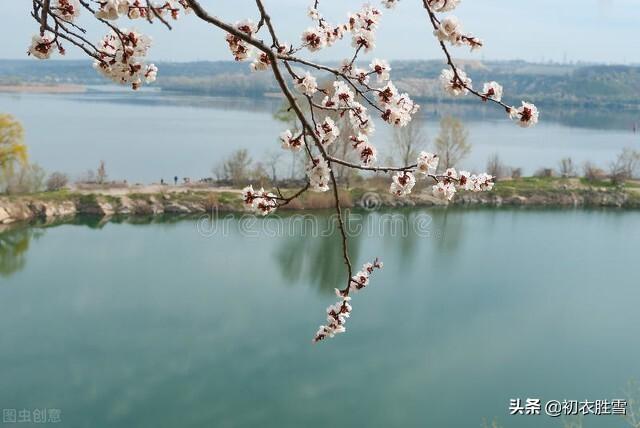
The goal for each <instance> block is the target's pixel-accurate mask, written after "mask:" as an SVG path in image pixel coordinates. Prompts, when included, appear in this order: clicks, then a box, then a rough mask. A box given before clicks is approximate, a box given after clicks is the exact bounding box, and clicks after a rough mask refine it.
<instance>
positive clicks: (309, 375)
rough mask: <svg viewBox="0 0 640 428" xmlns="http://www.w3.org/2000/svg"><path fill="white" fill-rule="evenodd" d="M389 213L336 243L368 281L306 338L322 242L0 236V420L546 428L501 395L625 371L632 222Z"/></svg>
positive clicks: (633, 349)
mask: <svg viewBox="0 0 640 428" xmlns="http://www.w3.org/2000/svg"><path fill="white" fill-rule="evenodd" d="M406 214H407V216H408V218H409V220H410V222H409V224H410V225H412V226H414V223H415V222H416V221H421V222H422V223H423V224H421V225H420V230H421V233H420V235H421V236H416V235H415V234H414V233H409V234H408V235H407V236H405V237H402V236H399V237H398V236H395V237H394V236H391V235H393V234H394V233H392V232H394V231H393V230H391V228H386V227H383V228H382V232H383V233H380V230H378V232H376V233H371V232H370V231H369V232H363V233H361V234H360V236H358V237H353V238H352V240H351V241H352V242H351V245H352V253H353V254H352V255H353V258H354V259H355V260H357V262H358V264H359V263H362V262H364V261H366V260H368V259H370V258H373V257H375V256H380V257H381V258H382V259H383V261H384V262H385V268H384V269H383V270H382V271H381V272H380V273H378V274H377V275H376V277H375V278H374V279H373V280H372V283H371V285H370V287H369V288H367V289H366V290H365V291H364V292H362V293H360V294H358V295H356V296H355V297H354V300H353V302H352V303H353V308H354V309H353V316H352V318H351V319H350V320H349V322H348V331H347V333H346V334H344V335H342V336H340V337H337V338H335V339H332V340H331V341H328V342H324V343H321V344H318V345H312V344H311V338H312V336H313V333H314V332H315V330H316V328H317V326H318V325H319V324H320V323H321V322H322V321H323V320H324V308H325V307H326V306H327V305H329V304H331V303H332V302H333V301H334V297H333V295H332V290H333V288H334V287H335V286H337V285H341V284H342V283H341V282H340V281H341V280H342V279H343V271H342V265H341V259H340V249H339V246H337V240H336V237H335V236H324V237H310V236H307V237H304V236H302V235H303V234H302V232H300V231H298V232H296V233H293V234H288V235H287V234H284V233H275V234H274V233H271V232H270V230H271V229H269V230H265V229H264V228H262V229H261V228H260V227H259V225H258V226H256V225H254V226H255V227H256V230H257V231H256V230H251V231H247V229H246V227H244V226H243V227H240V223H239V222H238V221H237V220H231V221H223V220H218V221H217V223H216V224H217V226H215V227H216V229H213V227H212V228H210V229H208V230H206V231H203V224H202V223H199V222H197V221H196V220H182V221H155V222H146V223H145V222H144V221H138V223H141V224H132V223H129V222H110V223H106V224H105V223H101V222H99V221H98V220H95V219H94V220H88V221H78V222H76V223H77V224H66V225H60V226H56V227H47V228H41V227H39V228H31V229H18V230H12V231H6V232H4V233H2V234H0V257H1V259H0V325H2V333H1V334H0V382H1V387H0V407H2V408H3V409H6V408H9V409H12V408H17V409H34V408H55V409H60V410H61V412H62V413H61V419H62V423H61V424H58V425H57V426H68V427H127V428H128V427H254V426H255V427H270V426H274V427H326V426H348V427H391V426H397V427H434V428H435V427H437V428H440V427H469V428H471V427H478V426H480V424H481V422H482V419H483V418H487V419H492V418H494V417H496V418H497V419H498V420H499V422H500V423H501V424H502V426H504V427H505V428H509V427H531V428H534V427H560V426H561V423H560V421H559V420H558V419H553V418H550V417H547V416H544V415H542V416H509V415H508V401H509V399H510V398H517V397H521V398H526V397H539V398H541V399H543V400H551V399H557V400H563V399H575V400H584V399H590V400H596V399H614V398H623V397H622V395H623V394H622V390H623V388H624V387H625V385H626V383H627V382H628V381H629V380H630V379H632V378H635V379H640V342H639V341H638V337H639V336H638V332H639V331H640V311H639V310H638V307H639V305H640V281H638V278H639V277H640V264H639V263H638V255H639V254H640V213H639V212H625V211H572V210H569V211H568V210H557V211H555V210H549V211H540V210H527V211H523V210H467V211H458V210H429V211H413V212H411V214H409V213H406ZM382 215H383V214H380V213H377V214H369V215H366V216H365V217H363V218H362V219H361V222H362V223H369V222H373V224H375V222H376V221H377V220H380V218H381V216H382ZM425 219H427V220H425ZM327 222H328V220H327V218H326V217H320V225H321V226H323V225H324V226H326V223H327ZM223 223H224V224H225V225H226V226H225V228H224V230H222V229H223V228H219V227H218V226H221V225H222V224H223ZM198 225H199V226H198ZM87 226H90V227H87ZM254 232H255V233H254ZM395 234H396V235H398V231H395ZM267 235H277V236H267ZM400 235H402V234H400ZM17 425H18V426H28V424H17ZM7 426H10V425H9V424H8V425H7ZM585 426H586V427H613V428H615V427H622V426H625V424H624V421H623V420H622V419H621V418H620V417H617V416H587V417H586V418H585Z"/></svg>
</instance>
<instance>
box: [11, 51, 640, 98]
mask: <svg viewBox="0 0 640 428" xmlns="http://www.w3.org/2000/svg"><path fill="white" fill-rule="evenodd" d="M158 65H159V67H160V73H159V75H158V82H157V86H159V87H160V88H162V89H163V90H167V91H178V92H188V93H198V94H204V95H226V96H229V95H237V96H254V97H260V96H264V95H265V94H268V93H272V92H277V87H276V85H275V82H274V81H273V79H272V78H271V76H270V75H269V73H257V74H256V73H251V71H250V70H249V66H248V64H247V63H235V62H231V61H218V62H189V63H160V64H158ZM391 65H392V67H393V76H394V81H395V83H396V85H397V86H398V87H399V88H400V89H402V90H405V91H407V92H409V93H410V94H411V95H413V96H414V97H416V98H421V99H431V100H438V101H447V100H450V98H449V97H447V96H446V95H444V94H443V92H442V91H441V89H440V85H439V82H438V76H439V74H440V71H441V70H442V68H443V64H442V62H441V61H396V62H393V63H392V64H391ZM462 65H463V67H464V68H465V70H466V71H467V72H468V73H469V74H470V75H471V77H472V78H473V81H474V85H475V86H476V87H479V86H481V85H482V83H483V82H485V81H488V80H496V81H498V82H500V83H501V84H502V85H503V86H504V87H505V95H506V97H507V98H508V99H510V100H513V99H527V100H532V101H534V102H537V103H540V104H559V105H564V104H571V105H587V106H588V105H599V106H609V107H625V106H638V105H640V66H606V65H559V64H533V63H527V62H523V61H506V62H494V61H489V62H480V61H469V62H465V63H463V64H462ZM35 82H45V83H81V84H91V85H97V84H105V83H108V82H107V81H106V80H104V79H103V78H102V77H101V76H99V75H98V74H97V73H96V72H95V71H94V70H93V69H92V67H91V65H90V62H89V61H61V60H58V61H34V60H0V83H5V84H6V83H16V84H17V83H35ZM456 101H458V100H456ZM462 101H464V99H462Z"/></svg>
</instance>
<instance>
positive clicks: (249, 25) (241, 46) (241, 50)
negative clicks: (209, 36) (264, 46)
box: [225, 19, 258, 68]
mask: <svg viewBox="0 0 640 428" xmlns="http://www.w3.org/2000/svg"><path fill="white" fill-rule="evenodd" d="M235 28H236V29H237V30H238V31H241V32H242V33H244V34H246V35H247V36H249V37H251V36H252V35H254V34H255V32H256V31H258V27H257V26H256V24H255V23H254V22H253V21H251V20H250V19H246V20H244V21H239V22H236V24H235ZM225 39H226V41H227V43H228V44H229V50H230V51H231V53H232V54H233V57H234V58H235V60H236V61H244V60H245V59H247V58H249V56H250V55H251V51H252V49H251V46H250V45H249V43H247V42H245V41H244V40H242V39H241V38H239V37H237V36H235V35H233V34H231V33H227V36H226V38H225ZM255 67H256V66H254V68H255Z"/></svg>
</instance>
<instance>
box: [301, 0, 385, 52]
mask: <svg viewBox="0 0 640 428" xmlns="http://www.w3.org/2000/svg"><path fill="white" fill-rule="evenodd" d="M388 3H389V4H391V3H395V2H394V1H390V2H388ZM385 6H386V4H385ZM387 7H388V6H387ZM380 16H381V12H380V10H378V9H376V8H374V7H372V6H370V5H364V6H363V7H362V9H361V10H360V11H359V12H357V13H354V14H350V15H349V22H348V23H347V24H341V25H338V26H333V25H331V24H328V23H327V22H326V21H325V20H324V18H323V17H322V15H321V14H320V12H318V10H317V9H315V8H314V7H311V8H309V17H310V18H311V19H312V20H314V21H316V22H317V26H315V27H309V28H307V29H306V30H305V31H304V32H303V33H302V36H301V37H300V38H301V41H302V46H303V47H306V48H307V49H308V50H309V51H311V52H316V51H319V50H320V49H323V48H325V47H330V46H333V44H334V43H335V42H336V41H338V40H341V39H342V38H344V34H345V33H346V32H351V35H352V40H351V43H352V45H353V46H354V47H355V48H363V49H364V50H365V52H369V51H370V50H371V49H373V48H374V47H375V30H376V28H377V26H378V22H379V20H380Z"/></svg>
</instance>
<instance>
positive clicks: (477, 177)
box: [28, 0, 539, 342]
mask: <svg viewBox="0 0 640 428" xmlns="http://www.w3.org/2000/svg"><path fill="white" fill-rule="evenodd" d="M158 1H160V2H161V3H154V4H150V3H149V2H148V1H147V0H94V3H95V4H97V10H96V11H95V17H96V18H98V19H99V20H100V21H102V22H103V23H104V20H115V19H118V18H120V17H128V18H130V19H139V18H146V19H147V20H152V19H153V18H154V17H160V18H161V20H162V21H163V22H165V20H164V17H165V16H168V15H169V16H170V17H171V18H173V19H177V18H178V17H179V15H180V13H181V12H182V11H183V10H184V11H185V12H188V11H189V10H190V9H189V5H188V1H187V0H158ZM381 2H382V5H383V6H384V7H386V8H388V9H391V8H394V7H395V6H396V5H397V4H398V3H399V0H381ZM40 3H41V2H34V11H37V10H38V9H37V8H38V5H39V4H40ZM459 3H460V0H424V5H425V6H426V9H427V12H428V13H429V17H430V22H431V24H432V26H433V32H434V35H435V37H437V39H438V40H439V41H440V43H439V45H440V46H441V47H442V49H443V51H444V53H445V54H446V55H445V56H446V58H447V63H448V66H449V68H447V69H445V70H443V71H442V73H441V75H440V80H441V83H442V86H443V88H444V91H445V92H446V93H448V94H450V95H453V96H462V95H467V94H469V93H471V94H473V95H475V96H478V97H480V98H481V99H482V100H483V101H491V102H494V103H497V104H499V105H501V106H502V107H504V108H505V109H506V110H507V113H508V115H509V117H510V118H511V119H512V120H514V121H517V123H518V125H520V126H522V127H530V126H533V125H535V124H536V123H537V122H538V117H539V113H538V110H537V108H536V107H535V105H533V104H531V103H527V102H523V103H522V106H521V107H518V108H516V107H509V106H508V105H506V104H504V103H502V95H503V88H502V86H500V84H498V83H497V82H494V81H491V82H487V83H484V86H483V88H482V91H481V92H480V91H479V90H474V89H473V87H472V80H471V79H470V78H469V77H468V76H467V74H466V73H465V72H464V71H463V70H461V69H459V68H457V67H456V66H455V64H454V63H453V60H452V59H451V58H452V57H451V55H450V54H449V52H448V50H447V44H449V45H452V46H461V45H466V46H469V47H470V48H471V50H472V51H473V50H475V49H477V48H480V47H481V46H482V45H483V43H482V41H481V40H480V39H478V38H476V37H473V36H470V35H467V34H464V32H463V30H462V25H461V23H460V21H459V20H458V19H457V18H456V17H455V16H447V17H444V18H442V19H439V18H438V17H436V16H435V14H434V13H445V12H449V11H452V10H453V9H455V8H456V7H457V5H458V4H459ZM317 5H318V1H314V2H313V6H312V7H311V8H309V13H308V14H309V17H310V18H311V19H312V20H313V22H314V24H313V26H312V27H310V28H308V29H307V30H305V31H304V32H303V33H302V35H301V42H302V44H301V46H299V47H297V48H294V47H293V46H292V45H290V44H288V43H281V42H279V41H278V40H277V37H276V36H275V34H274V30H273V28H272V27H271V26H270V22H269V20H268V16H267V15H265V13H264V10H263V6H262V5H261V2H258V7H259V9H260V11H261V12H262V13H261V15H260V17H261V20H260V25H256V24H255V23H254V22H252V21H251V20H244V21H240V22H237V23H236V24H235V25H234V27H233V28H234V30H231V28H230V27H229V26H228V25H223V24H221V23H219V22H218V20H217V18H216V19H215V20H214V19H207V21H209V22H211V23H214V25H216V26H217V27H219V28H225V29H227V30H229V31H231V32H229V33H227V34H226V36H225V39H226V42H227V44H228V45H229V49H230V51H231V53H232V55H233V57H234V58H235V60H236V61H244V60H248V59H251V58H253V60H252V62H251V64H250V67H251V70H252V71H256V72H258V71H265V70H268V69H270V68H273V71H274V74H275V75H276V77H279V79H278V83H280V84H281V86H282V90H283V93H284V94H285V95H287V97H288V99H291V94H290V93H289V92H288V89H287V88H286V87H285V86H286V82H285V83H283V82H282V79H281V77H280V76H279V73H278V72H277V71H278V64H277V63H272V60H273V58H274V55H273V52H275V53H276V54H277V57H279V58H278V61H280V60H283V61H285V66H286V68H287V71H289V72H290V74H291V76H292V78H293V84H294V86H295V88H296V91H297V92H298V93H299V94H301V95H302V96H303V97H302V98H303V99H304V101H308V103H309V108H310V109H311V113H310V114H309V115H308V116H307V115H305V114H304V113H302V112H301V111H302V110H301V109H300V108H298V109H295V108H294V110H295V111H296V113H297V115H298V119H299V121H300V124H301V125H302V127H301V131H299V132H295V133H294V132H292V131H291V130H286V131H284V132H283V133H282V134H281V135H280V142H281V145H282V148H283V149H286V150H291V151H294V152H297V151H300V150H301V149H302V148H303V147H304V148H305V149H306V154H307V155H308V158H309V162H308V164H307V168H306V174H307V178H308V186H306V187H305V188H303V189H302V190H301V191H300V192H298V193H296V194H295V195H294V196H292V197H291V198H289V199H287V198H284V197H282V195H281V194H280V192H279V191H278V195H279V196H276V195H275V194H273V193H269V192H267V191H265V190H264V189H262V188H261V189H260V190H258V191H255V190H254V189H253V187H252V186H247V187H246V188H244V189H243V190H242V200H243V202H244V204H245V206H246V207H247V208H248V209H249V210H251V211H253V212H255V213H257V214H260V215H267V214H269V213H271V212H273V211H274V210H276V209H277V208H278V207H279V206H282V205H285V204H286V203H288V202H289V201H291V200H292V199H293V198H295V197H298V196H299V195H300V194H302V193H303V192H304V191H306V190H312V191H316V192H326V191H327V190H329V185H330V183H331V182H334V181H335V177H334V175H333V172H332V170H331V165H332V164H333V163H334V162H335V163H338V164H343V165H345V166H349V167H353V168H358V165H355V164H351V163H348V162H347V161H344V160H340V159H334V158H332V157H331V156H329V155H328V151H329V150H332V149H333V147H329V146H331V145H332V144H333V145H335V143H336V141H338V138H341V139H342V140H343V141H344V143H345V144H349V145H350V147H351V149H352V150H353V151H354V153H355V154H356V155H357V157H358V160H359V164H360V168H361V169H368V170H374V171H383V172H388V171H396V173H395V174H394V175H393V176H392V182H391V185H390V189H389V190H390V192H391V193H392V194H393V195H395V196H398V197H403V196H407V195H409V194H410V193H411V192H412V190H413V188H414V187H415V185H416V177H418V178H422V179H425V180H426V179H428V178H430V179H433V180H434V181H435V185H433V186H432V188H431V190H432V192H433V194H434V195H435V196H436V197H439V198H442V199H444V200H451V199H452V198H453V197H454V195H455V194H456V192H457V191H458V190H466V191H473V192H481V191H488V190H491V189H492V187H493V177H492V176H490V175H488V174H485V173H482V174H471V173H470V172H468V171H456V170H455V169H454V168H448V169H446V170H445V171H444V172H442V173H441V174H439V175H438V174H436V170H437V167H438V160H439V159H438V156H437V155H435V154H432V153H428V152H421V153H420V154H419V156H418V158H417V163H416V164H415V165H411V166H404V167H401V168H384V167H379V168H376V167H374V166H373V165H374V164H375V162H376V158H377V150H376V148H375V147H374V146H373V145H372V144H371V143H370V141H369V140H370V138H371V135H372V134H373V132H374V130H375V127H374V122H373V119H372V117H371V116H370V114H369V112H368V110H367V107H369V106H371V107H372V108H373V109H374V110H379V112H380V113H381V118H382V119H383V120H384V121H385V122H386V123H388V124H390V125H392V126H397V127H403V126H406V125H407V124H408V123H410V121H411V120H412V118H413V116H414V115H415V114H416V113H417V112H418V110H419V106H418V105H417V104H416V103H415V102H414V101H413V100H411V98H410V97H409V95H408V94H406V93H403V92H401V91H399V90H398V88H396V86H395V85H394V83H393V82H392V81H391V76H390V71H391V67H390V65H389V63H388V62H387V61H385V60H382V59H374V60H373V61H372V62H371V63H370V64H369V66H368V67H367V66H365V65H363V64H358V62H357V59H358V55H359V53H361V52H365V53H367V52H370V51H371V50H372V49H374V48H375V44H376V31H377V29H378V27H379V22H380V18H381V16H382V14H381V11H380V10H379V9H377V8H375V7H372V6H370V5H368V4H365V5H364V6H363V7H362V8H361V9H360V10H359V11H358V12H356V13H353V14H348V19H347V21H346V22H344V23H343V24H340V25H337V26H336V25H331V24H330V23H328V22H327V21H326V20H325V19H324V18H323V16H322V15H321V13H320V12H319V11H318V10H317ZM41 7H42V8H44V7H45V6H44V4H42V5H41ZM81 7H86V8H87V9H89V10H92V9H91V7H90V6H88V5H87V3H86V2H85V1H83V0H51V4H50V9H49V15H50V16H51V17H52V18H53V19H54V21H55V23H56V26H55V27H56V30H55V33H56V34H54V35H52V34H49V33H46V32H44V34H42V35H36V36H34V37H33V39H32V43H31V46H30V47H29V51H28V52H29V54H30V55H32V56H34V57H36V58H40V59H47V58H49V57H50V55H51V53H52V52H53V51H54V49H55V48H57V49H58V50H59V51H60V53H64V50H63V48H62V46H61V45H60V42H59V41H58V35H60V36H61V38H62V39H68V40H70V41H74V40H78V39H79V40H80V41H79V42H77V43H76V44H78V45H79V46H81V47H82V48H83V49H85V50H86V46H87V44H88V45H90V46H92V47H94V46H93V45H91V44H90V43H88V42H87V41H86V39H84V38H82V37H81V36H78V35H77V34H75V33H73V32H71V31H68V30H66V28H65V26H64V25H61V23H62V22H63V21H64V22H68V23H72V22H73V21H74V20H75V19H76V18H77V17H78V15H79V13H80V9H81ZM194 7H196V5H195V4H194ZM198 9H199V8H198V7H196V11H197V12H198V16H202V11H200V10H198ZM36 15H37V13H34V17H35V18H36V19H37V18H38V17H37V16H36ZM165 23H166V22H165ZM107 24H108V25H109V26H110V27H111V28H112V32H111V33H110V34H108V35H107V36H105V37H104V38H103V39H102V40H101V41H100V42H99V44H98V46H97V47H94V49H95V50H96V53H95V54H94V53H90V54H91V55H92V56H94V58H95V62H94V67H95V68H96V69H97V70H98V71H99V72H101V73H102V74H104V75H105V76H106V77H107V78H109V79H111V80H113V81H115V82H117V83H121V84H130V85H131V86H132V87H133V88H134V89H137V88H138V87H140V85H141V84H142V83H143V82H146V83H150V82H153V81H154V80H155V79H156V74H157V68H156V67H155V66H154V65H153V64H146V63H145V61H144V58H145V57H146V55H147V51H148V49H149V47H150V44H151V39H150V38H149V37H147V36H144V35H142V34H140V33H138V32H136V31H135V30H127V29H118V28H116V27H115V26H112V25H111V24H109V23H107ZM262 24H265V25H266V26H267V27H269V30H270V34H271V36H272V42H273V43H272V45H271V47H270V48H269V47H267V45H266V44H265V43H264V42H262V41H261V40H258V38H257V32H258V31H259V29H260V27H261V26H262ZM71 25H73V27H74V28H78V29H80V30H82V29H81V28H80V27H78V26H77V24H71ZM45 29H51V27H49V26H48V25H47V23H46V22H44V24H43V30H45ZM51 31H54V30H51ZM82 31H84V30H82ZM347 34H350V36H351V44H352V46H353V48H354V51H355V52H354V54H353V57H352V58H351V59H347V60H344V61H343V62H342V64H341V65H340V66H339V67H338V68H336V69H333V68H329V67H327V66H323V65H316V64H313V63H312V62H310V61H306V60H304V59H301V58H287V56H289V57H292V56H294V55H295V54H296V52H298V51H300V50H302V49H304V48H306V49H307V50H308V51H310V52H316V51H318V50H320V49H323V48H325V47H330V46H332V45H333V44H334V43H336V42H337V41H338V40H341V39H344V38H345V36H346V35H347ZM249 38H251V39H252V40H249ZM246 40H249V41H250V42H251V43H249V42H247V41H246ZM254 46H256V47H257V54H256V55H254V54H253V52H254ZM292 63H301V64H305V65H306V67H307V68H310V69H316V70H326V71H330V73H331V74H332V75H333V76H334V77H335V78H336V79H335V81H333V83H332V85H327V87H325V85H322V87H319V85H318V80H317V79H316V77H315V76H313V75H312V74H311V73H310V72H308V71H305V72H304V73H302V74H300V75H296V74H295V72H294V71H293V70H292V68H291V67H290V65H291V64H292ZM320 94H322V97H323V99H322V100H321V101H320V98H321V97H320V96H319V95H320ZM316 97H317V98H316ZM365 105H367V107H365ZM291 107H292V108H293V107H295V103H294V105H292V106H291ZM298 107H300V106H298ZM314 108H317V109H321V110H328V111H332V115H330V116H326V117H324V119H322V116H318V115H316V114H315V113H316V112H317V110H314ZM309 118H310V119H309ZM316 118H319V119H321V120H320V121H316ZM309 120H311V121H312V122H313V123H312V124H310V122H309ZM307 138H313V141H314V143H315V145H310V144H308V142H309V141H310V140H307ZM313 151H316V154H314V153H313ZM317 152H319V153H317ZM332 152H333V151H332ZM414 174H415V175H414ZM334 190H337V189H334ZM339 208H340V203H339V201H338V200H337V196H336V209H337V210H338V212H339V211H340V210H339ZM340 230H341V232H342V235H343V238H344V241H345V242H346V234H345V231H344V225H343V223H342V219H341V220H340ZM347 250H348V249H347V247H346V244H345V247H344V256H345V262H346V264H347V265H348V266H349V272H351V264H350V262H349V257H348V254H347ZM380 268H382V263H380V262H379V261H378V260H377V259H376V261H374V262H373V263H367V264H365V265H364V266H363V268H362V270H360V271H359V272H358V273H356V274H355V275H354V276H352V277H351V278H349V284H348V286H347V287H346V289H345V290H343V291H340V290H336V294H337V295H338V297H339V298H340V300H339V301H338V302H337V303H336V304H334V305H331V306H330V307H329V308H327V324H326V325H323V326H321V327H320V329H319V330H318V332H317V333H316V336H315V338H314V341H315V342H317V341H320V340H323V339H325V338H327V337H333V336H334V335H335V334H338V333H342V332H344V331H345V322H346V319H347V318H348V317H349V315H350V313H351V305H350V303H349V302H350V297H349V294H350V292H356V291H358V290H360V289H362V288H365V287H366V286H367V285H368V283H369V277H370V275H371V274H372V272H373V271H374V270H375V269H380ZM350 275H351V274H350Z"/></svg>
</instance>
